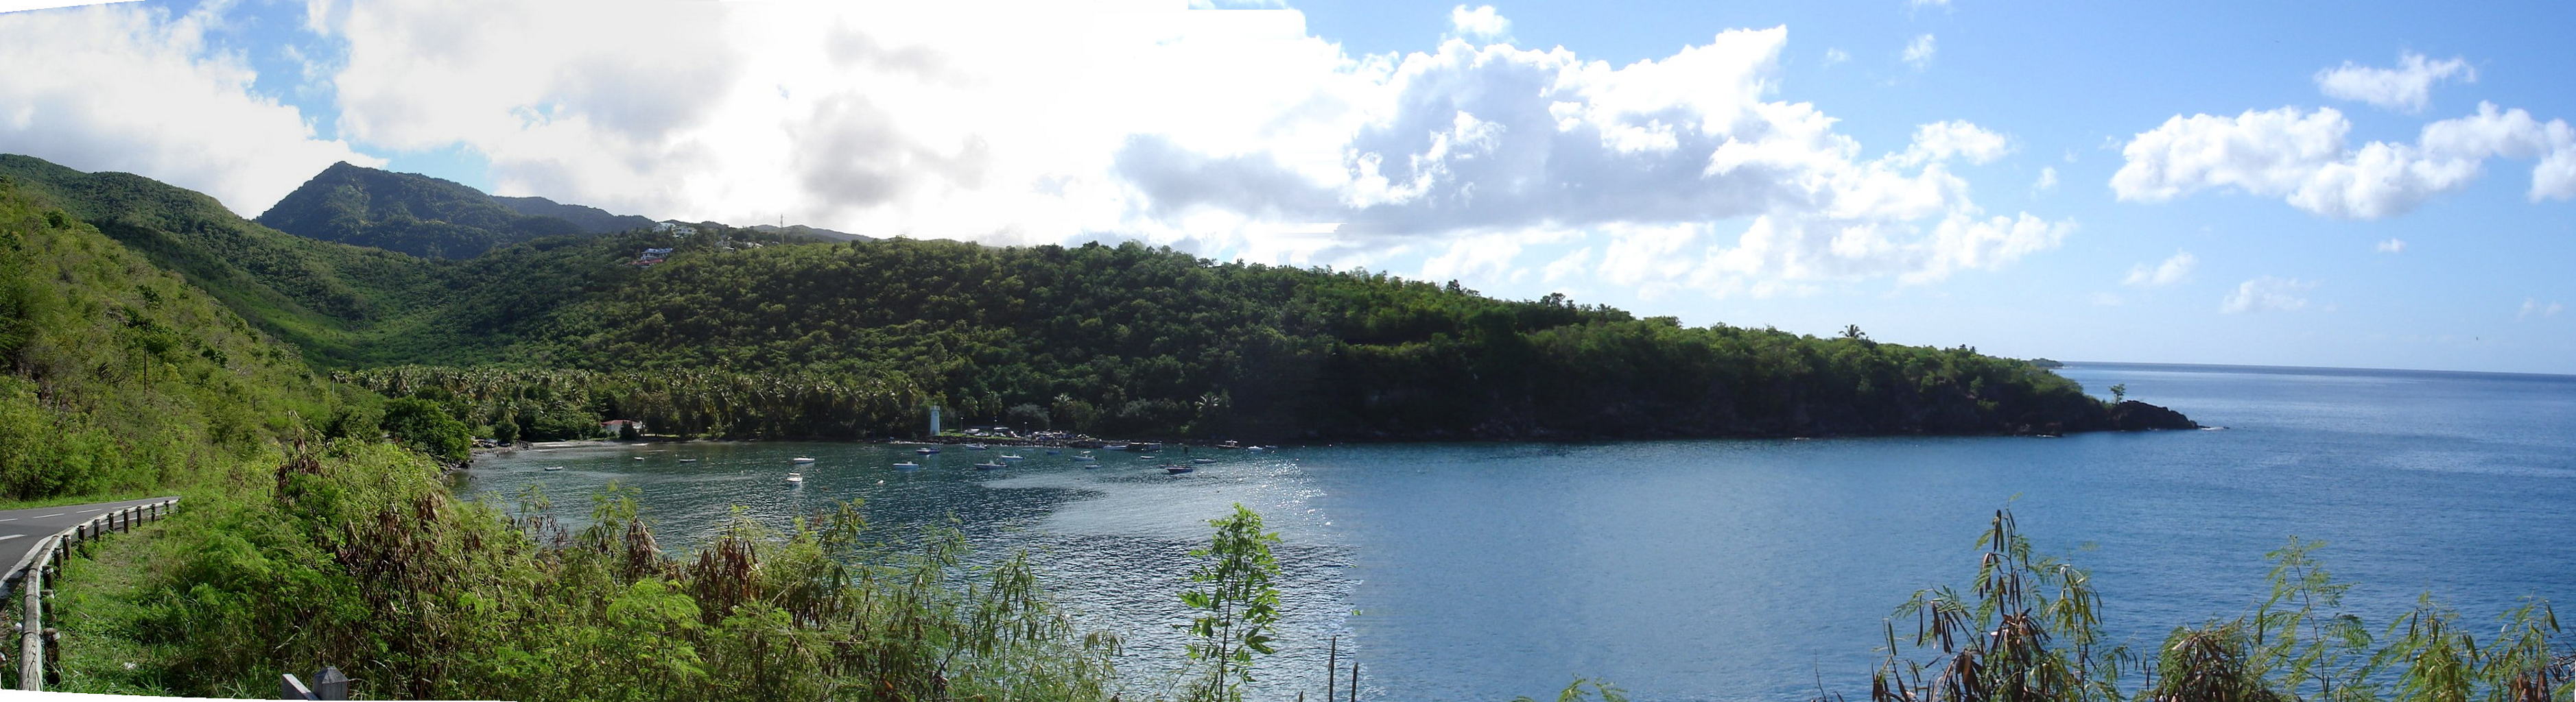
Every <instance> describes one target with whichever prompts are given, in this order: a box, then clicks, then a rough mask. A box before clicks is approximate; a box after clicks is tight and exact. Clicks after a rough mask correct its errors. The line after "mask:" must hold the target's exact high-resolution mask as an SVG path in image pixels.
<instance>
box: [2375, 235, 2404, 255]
mask: <svg viewBox="0 0 2576 702" xmlns="http://www.w3.org/2000/svg"><path fill="white" fill-rule="evenodd" d="M2370 248H2371V250H2373V251H2378V252H2380V253H2397V252H2400V251H2405V250H2406V240H2405V239H2399V238H2396V237H2389V238H2387V239H2385V240H2382V241H2380V242H2379V243H2378V244H2375V245H2372V246H2371V247H2370Z"/></svg>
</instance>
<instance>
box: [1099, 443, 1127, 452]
mask: <svg viewBox="0 0 2576 702" xmlns="http://www.w3.org/2000/svg"><path fill="white" fill-rule="evenodd" d="M1100 449H1101V450H1103V451H1125V450H1127V445H1126V444H1110V445H1107V446H1102V447H1100Z"/></svg>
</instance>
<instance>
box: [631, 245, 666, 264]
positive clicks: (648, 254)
mask: <svg viewBox="0 0 2576 702" xmlns="http://www.w3.org/2000/svg"><path fill="white" fill-rule="evenodd" d="M670 257H671V250H670V249H668V248H660V249H645V250H644V253H641V254H636V256H635V262H634V263H632V264H629V265H636V266H650V265H653V264H656V263H661V262H662V260H663V259H666V258H670Z"/></svg>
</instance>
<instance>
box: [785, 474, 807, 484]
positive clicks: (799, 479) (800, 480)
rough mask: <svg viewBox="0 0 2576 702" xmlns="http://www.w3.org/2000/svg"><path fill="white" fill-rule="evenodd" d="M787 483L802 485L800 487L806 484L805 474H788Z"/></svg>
mask: <svg viewBox="0 0 2576 702" xmlns="http://www.w3.org/2000/svg"><path fill="white" fill-rule="evenodd" d="M787 482H791V483H797V484H800V485H801V484H804V482H805V474H804V473H789V474H787Z"/></svg>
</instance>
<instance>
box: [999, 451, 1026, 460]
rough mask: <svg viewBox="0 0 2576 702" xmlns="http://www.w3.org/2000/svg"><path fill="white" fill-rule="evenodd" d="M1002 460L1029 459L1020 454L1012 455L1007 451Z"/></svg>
mask: <svg viewBox="0 0 2576 702" xmlns="http://www.w3.org/2000/svg"><path fill="white" fill-rule="evenodd" d="M1002 460H1005V461H1025V460H1028V459H1026V458H1021V457H1019V456H1014V455H1011V454H1007V453H1005V454H1002Z"/></svg>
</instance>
